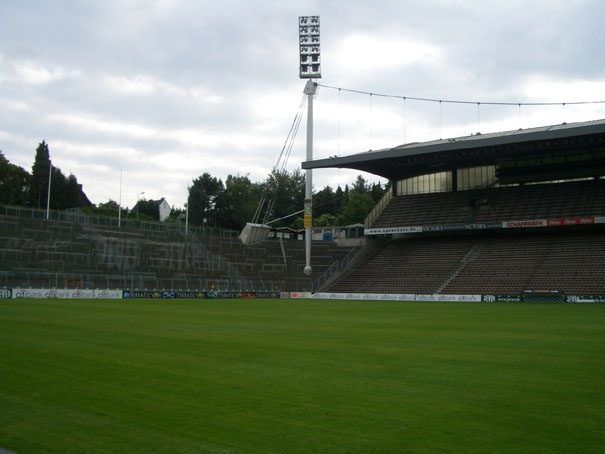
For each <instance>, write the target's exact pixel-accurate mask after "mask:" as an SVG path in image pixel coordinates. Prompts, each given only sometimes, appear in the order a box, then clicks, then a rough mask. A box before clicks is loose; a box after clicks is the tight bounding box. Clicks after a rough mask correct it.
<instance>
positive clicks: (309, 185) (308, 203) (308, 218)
mask: <svg viewBox="0 0 605 454" xmlns="http://www.w3.org/2000/svg"><path fill="white" fill-rule="evenodd" d="M316 91H317V84H316V83H315V82H313V80H312V79H311V80H308V81H307V84H306V85H305V90H304V93H305V94H306V95H307V98H308V99H307V161H312V160H313V96H314V95H315V93H316ZM304 219H305V246H306V262H305V269H304V273H305V274H306V275H307V276H310V275H311V273H312V272H313V269H312V268H311V240H312V236H313V230H312V227H313V170H311V169H307V170H306V174H305V216H304Z"/></svg>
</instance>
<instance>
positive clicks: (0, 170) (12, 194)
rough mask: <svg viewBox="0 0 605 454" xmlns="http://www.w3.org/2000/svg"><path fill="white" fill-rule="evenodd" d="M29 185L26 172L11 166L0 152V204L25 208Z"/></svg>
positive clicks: (29, 178) (28, 176)
mask: <svg viewBox="0 0 605 454" xmlns="http://www.w3.org/2000/svg"><path fill="white" fill-rule="evenodd" d="M30 184H31V175H30V174H29V173H28V172H27V170H25V169H24V168H22V167H19V166H16V165H14V164H11V163H10V162H9V161H8V160H7V159H6V158H5V157H4V154H3V153H2V151H0V203H3V204H6V205H18V206H27V205H28V204H29V203H28V202H29V200H28V199H29V187H30Z"/></svg>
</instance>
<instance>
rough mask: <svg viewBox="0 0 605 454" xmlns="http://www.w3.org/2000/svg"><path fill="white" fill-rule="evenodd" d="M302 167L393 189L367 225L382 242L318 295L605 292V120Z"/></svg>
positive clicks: (368, 231)
mask: <svg viewBox="0 0 605 454" xmlns="http://www.w3.org/2000/svg"><path fill="white" fill-rule="evenodd" d="M303 168H304V169H321V168H349V169H357V170H362V171H365V172H369V173H373V174H375V175H380V176H382V177H385V178H387V179H389V181H390V182H391V189H390V191H389V192H388V193H387V194H386V195H385V197H384V199H383V200H382V201H381V202H380V203H379V204H377V206H376V207H375V208H374V210H373V211H372V213H371V214H370V215H369V216H368V218H367V219H366V222H365V235H366V236H367V237H368V238H377V239H380V240H381V241H380V242H379V246H378V247H376V246H374V249H373V250H372V251H371V252H366V254H365V257H364V258H363V260H358V261H356V262H355V263H356V264H355V266H353V267H350V268H349V269H347V270H345V271H344V272H341V273H336V275H334V276H332V277H331V278H330V279H326V280H324V281H322V283H321V286H318V287H317V288H316V289H315V290H322V291H328V292H335V293H338V292H341V293H351V292H353V293H381V294H498V295H523V294H525V295H528V296H527V298H529V295H531V294H532V293H534V292H537V293H540V294H552V295H554V296H553V298H555V299H557V298H559V297H560V296H559V295H564V294H573V295H605V120H598V121H589V122H582V123H573V124H565V123H564V124H560V125H556V126H548V127H540V128H532V129H519V130H516V131H507V132H499V133H492V134H479V133H478V134H476V135H471V136H468V137H460V138H455V139H446V140H436V141H431V142H424V143H410V144H406V145H402V146H398V147H394V148H389V149H384V150H378V151H369V152H365V153H359V154H354V155H350V156H344V157H333V158H328V159H322V160H316V161H308V162H304V163H303ZM372 244H374V245H375V244H376V242H372Z"/></svg>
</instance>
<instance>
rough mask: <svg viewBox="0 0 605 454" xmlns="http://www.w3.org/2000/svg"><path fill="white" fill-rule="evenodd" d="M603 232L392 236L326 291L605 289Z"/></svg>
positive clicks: (581, 291) (571, 291)
mask: <svg viewBox="0 0 605 454" xmlns="http://www.w3.org/2000/svg"><path fill="white" fill-rule="evenodd" d="M603 276H605V232H604V231H603V229H602V228H586V227H584V228H582V227H580V228H577V229H573V228H569V229H565V230H563V231H561V230H558V231H557V230H555V231H552V230H551V231H542V232H521V233H510V232H506V231H502V232H498V233H489V232H485V233H474V234H470V235H452V236H441V237H427V236H413V237H408V238H401V239H394V240H391V241H390V242H388V243H387V244H386V246H384V247H383V248H382V249H380V250H378V251H377V252H376V253H375V254H374V255H372V256H371V257H369V258H368V259H367V260H366V261H365V262H364V263H363V264H361V265H360V266H358V267H357V268H355V269H353V270H351V271H350V272H349V273H348V274H347V275H346V276H344V277H343V278H342V279H341V280H339V281H338V282H336V283H335V284H334V285H333V286H332V287H331V288H330V289H329V291H333V292H360V293H399V294H401V293H403V294H405V293H416V294H425V293H429V294H430V293H443V294H485V293H496V294H519V293H520V292H522V291H523V290H526V289H534V290H535V289H546V290H561V291H564V292H566V293H569V294H584V295H590V294H595V295H596V294H598V295H601V294H605V279H603Z"/></svg>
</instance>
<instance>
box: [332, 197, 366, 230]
mask: <svg viewBox="0 0 605 454" xmlns="http://www.w3.org/2000/svg"><path fill="white" fill-rule="evenodd" d="M373 207H374V201H373V200H372V197H370V196H369V195H362V194H359V193H358V192H356V191H354V192H352V193H351V197H350V198H349V201H348V203H347V204H346V205H345V206H344V207H343V208H342V212H341V215H340V216H339V217H338V223H339V225H351V224H363V221H364V220H365V218H366V216H367V215H368V214H369V213H370V211H372V208H373Z"/></svg>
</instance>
